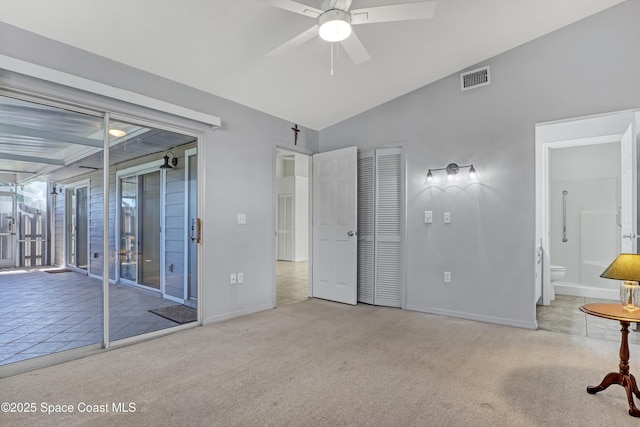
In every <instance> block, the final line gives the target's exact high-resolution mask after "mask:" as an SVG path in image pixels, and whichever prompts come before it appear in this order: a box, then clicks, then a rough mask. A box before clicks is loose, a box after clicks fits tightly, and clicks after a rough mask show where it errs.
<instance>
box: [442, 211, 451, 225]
mask: <svg viewBox="0 0 640 427" xmlns="http://www.w3.org/2000/svg"><path fill="white" fill-rule="evenodd" d="M443 220H444V223H445V224H450V223H451V212H445V213H444V215H443Z"/></svg>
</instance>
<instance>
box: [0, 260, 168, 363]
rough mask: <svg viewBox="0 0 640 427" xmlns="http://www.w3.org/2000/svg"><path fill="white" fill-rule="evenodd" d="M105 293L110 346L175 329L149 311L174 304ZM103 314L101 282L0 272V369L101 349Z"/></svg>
mask: <svg viewBox="0 0 640 427" xmlns="http://www.w3.org/2000/svg"><path fill="white" fill-rule="evenodd" d="M52 270H55V269H52ZM109 292H110V307H111V313H110V319H109V325H110V331H111V340H112V341H115V340H119V339H123V338H128V337H132V336H135V335H141V334H144V333H147V332H152V331H157V330H161V329H166V328H170V327H173V326H176V325H178V324H177V323H175V322H173V321H171V320H168V319H165V318H163V317H160V316H158V315H156V314H153V313H150V312H149V311H148V310H150V309H155V308H159V307H166V306H170V305H176V304H177V303H176V302H173V301H168V300H165V299H163V298H161V297H160V296H159V294H155V293H152V292H149V291H145V290H142V289H135V288H131V287H125V286H119V285H111V286H110V288H109ZM102 310H103V298H102V280H101V279H95V278H91V277H88V276H87V275H85V274H81V273H77V272H72V271H65V272H61V273H47V272H45V271H40V270H9V271H3V272H1V273H0V365H5V364H9V363H13V362H18V361H21V360H26V359H30V358H33V357H38V356H44V355H47V354H51V353H55V352H59V351H64V350H70V349H73V348H77V347H82V346H86V345H91V344H96V343H101V342H102V340H103V327H102V324H103V313H102Z"/></svg>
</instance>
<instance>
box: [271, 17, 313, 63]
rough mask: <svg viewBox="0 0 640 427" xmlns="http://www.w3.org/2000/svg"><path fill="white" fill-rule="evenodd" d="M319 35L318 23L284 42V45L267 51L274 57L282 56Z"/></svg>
mask: <svg viewBox="0 0 640 427" xmlns="http://www.w3.org/2000/svg"><path fill="white" fill-rule="evenodd" d="M317 35H318V25H317V24H316V25H314V26H313V27H311V28H309V29H308V30H305V31H304V32H303V33H300V34H298V35H297V36H295V37H294V38H292V39H291V40H289V41H288V42H286V43H284V44H283V45H281V46H279V47H277V48H275V49H274V50H272V51H271V52H269V53H267V56H271V57H272V58H277V57H279V56H282V55H284V54H285V53H287V52H289V51H290V50H293V49H295V48H297V47H298V46H301V45H303V44H305V43H306V42H308V41H309V40H311V39H312V38H314V37H315V36H317Z"/></svg>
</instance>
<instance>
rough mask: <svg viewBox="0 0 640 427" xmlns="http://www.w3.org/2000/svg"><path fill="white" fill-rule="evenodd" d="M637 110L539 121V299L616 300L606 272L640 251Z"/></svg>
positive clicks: (639, 120) (546, 301) (546, 302)
mask: <svg viewBox="0 0 640 427" xmlns="http://www.w3.org/2000/svg"><path fill="white" fill-rule="evenodd" d="M639 123H640V115H639V113H638V112H637V111H625V112H619V113H612V114H605V115H598V116H591V117H584V118H578V119H572V120H564V121H558V122H551V123H543V124H538V125H537V126H536V176H537V178H536V236H537V242H538V245H539V246H540V248H541V252H542V275H541V277H539V278H537V282H536V299H537V303H538V304H542V305H545V306H548V305H550V304H551V302H552V301H553V300H554V299H555V296H556V295H567V296H574V297H584V298H596V299H609V300H617V299H618V298H619V297H618V293H619V292H618V289H619V283H618V282H617V281H613V280H607V279H602V278H600V277H599V276H600V274H601V273H602V271H604V270H605V269H606V267H607V266H608V265H609V264H610V263H611V261H613V259H614V258H615V257H616V256H617V255H618V254H619V253H621V252H636V250H637V242H636V239H637V237H636V231H637V213H636V211H637V202H636V200H637V197H636V195H637V185H636V182H637V176H638V174H637V162H636V161H635V159H636V153H637V136H638V124H639Z"/></svg>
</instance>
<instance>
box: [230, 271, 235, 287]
mask: <svg viewBox="0 0 640 427" xmlns="http://www.w3.org/2000/svg"><path fill="white" fill-rule="evenodd" d="M229 283H230V284H232V285H235V284H236V273H231V277H230V278H229Z"/></svg>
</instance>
